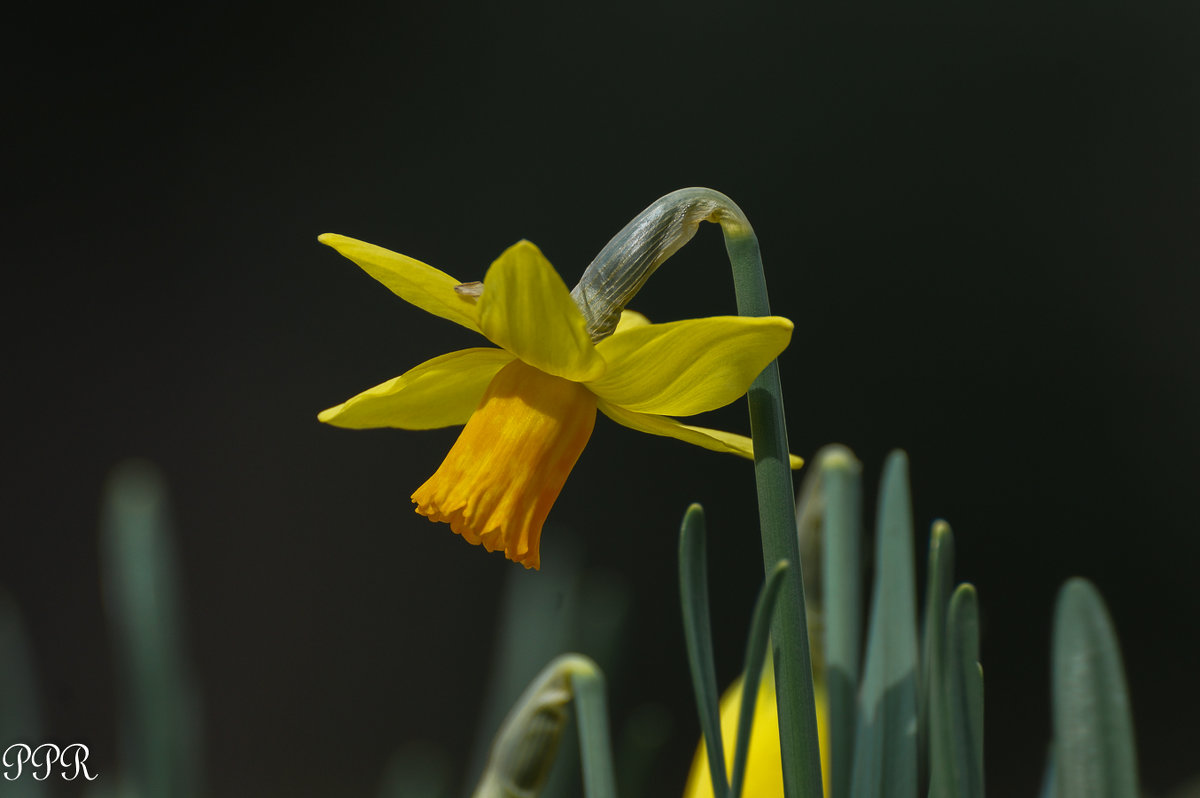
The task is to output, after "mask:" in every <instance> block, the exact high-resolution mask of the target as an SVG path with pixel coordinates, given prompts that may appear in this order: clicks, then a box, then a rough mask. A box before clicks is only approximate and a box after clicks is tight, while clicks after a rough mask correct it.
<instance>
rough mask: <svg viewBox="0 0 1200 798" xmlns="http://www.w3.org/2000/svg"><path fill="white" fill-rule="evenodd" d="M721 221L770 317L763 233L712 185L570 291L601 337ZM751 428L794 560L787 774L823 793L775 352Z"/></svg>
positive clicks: (764, 485)
mask: <svg viewBox="0 0 1200 798" xmlns="http://www.w3.org/2000/svg"><path fill="white" fill-rule="evenodd" d="M703 221H707V222H713V223H715V224H719V225H720V226H721V230H722V232H723V233H724V236H725V249H726V252H727V253H728V254H729V261H730V265H731V266H732V268H733V283H734V290H735V292H736V294H737V308H738V313H739V314H741V315H742V316H769V315H770V312H771V311H770V303H769V301H768V298H767V283H766V277H765V275H764V273H763V266H762V256H761V253H760V252H759V247H758V238H757V237H756V236H755V234H754V228H753V227H752V226H751V225H750V221H749V220H748V219H747V218H746V215H745V214H744V213H743V212H742V210H741V208H739V207H738V206H737V205H736V204H735V203H734V202H733V200H731V199H729V197H726V196H725V195H724V194H721V193H720V192H717V191H713V190H712V189H708V188H685V189H680V190H679V191H675V192H672V193H671V194H667V195H666V196H664V197H662V198H660V199H659V200H657V201H656V202H654V203H653V204H652V205H650V206H649V207H648V208H646V210H644V211H642V213H640V214H638V216H637V217H635V218H634V219H633V221H631V222H630V223H629V224H627V225H626V226H625V227H624V228H623V229H622V230H621V232H619V233H618V234H617V235H616V236H614V237H613V239H612V240H611V241H609V243H608V244H607V245H606V246H605V248H604V249H603V250H602V251H601V252H600V254H599V255H598V256H597V257H596V259H595V260H594V261H592V263H591V265H589V266H588V268H587V269H586V270H585V271H584V274H583V276H582V277H581V278H580V281H579V284H578V285H577V286H576V287H575V289H574V290H572V292H571V297H572V299H574V300H575V302H576V304H577V305H579V307H580V309H581V310H582V311H583V314H584V318H585V319H586V320H587V329H588V333H589V334H590V335H591V336H592V339H593V340H599V339H600V338H603V337H604V336H605V335H607V334H608V333H610V332H611V331H612V330H613V329H615V327H616V321H617V319H619V318H620V313H621V310H622V309H623V308H624V307H625V303H627V302H628V301H629V300H630V299H631V298H632V297H633V295H634V294H636V293H637V291H638V290H639V289H640V288H641V287H642V286H643V285H644V284H645V282H646V280H647V279H649V277H650V275H651V274H653V273H654V271H655V270H656V269H657V268H658V267H659V266H660V265H661V264H662V263H663V261H665V260H666V259H667V258H669V257H670V256H671V255H672V254H674V253H675V252H676V251H677V250H678V249H679V248H680V247H682V246H683V245H684V244H686V243H687V242H688V241H689V240H691V238H692V236H694V235H695V233H696V230H697V228H698V227H699V226H700V222H703ZM747 397H748V399H749V401H750V431H751V439H752V441H753V447H754V475H755V482H756V484H757V486H758V513H759V522H760V529H761V533H762V549H763V569H764V571H766V572H767V573H769V572H770V571H771V570H772V569H773V568H774V567H775V564H776V563H778V562H779V561H780V560H786V561H788V562H792V563H796V564H797V567H796V568H794V569H792V571H793V578H792V579H785V580H784V584H783V587H782V592H781V595H780V597H779V604H778V608H777V610H776V612H775V617H774V620H773V622H772V625H771V645H772V658H773V660H774V662H775V668H776V678H777V680H778V684H779V701H778V707H779V727H780V743H781V747H782V753H783V783H784V790H785V792H786V794H787V796H788V798H820V796H821V795H822V794H823V793H822V786H821V757H820V746H819V744H818V741H817V739H818V738H817V719H816V705H815V698H814V694H813V682H812V655H811V652H810V651H809V642H808V622H807V618H806V614H805V610H804V584H803V579H802V576H801V568H800V567H799V564H800V550H799V543H798V540H797V536H796V522H795V513H796V509H795V499H794V495H793V487H792V476H791V469H790V467H789V458H788V445H787V427H786V425H785V423H784V416H783V390H782V388H781V386H780V380H779V365H778V362H776V361H774V360H773V361H771V362H770V363H769V364H768V365H767V366H766V368H764V369H763V370H762V372H761V373H760V374H759V375H758V377H757V378H756V379H755V380H754V382H753V383H752V384H751V386H750V390H749V392H748V394H747Z"/></svg>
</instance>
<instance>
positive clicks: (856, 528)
mask: <svg viewBox="0 0 1200 798" xmlns="http://www.w3.org/2000/svg"><path fill="white" fill-rule="evenodd" d="M818 468H819V470H820V474H821V481H822V487H823V493H824V497H825V501H824V508H825V512H824V514H823V520H824V523H823V524H822V531H821V540H822V546H821V552H822V559H823V561H824V562H823V567H822V582H823V585H824V591H823V592H824V601H823V604H824V609H825V612H824V615H825V645H824V646H823V649H824V653H825V681H826V685H827V688H826V689H827V691H828V692H827V695H828V701H829V739H830V749H831V750H830V752H829V757H828V759H829V768H830V772H829V774H828V775H827V781H828V782H829V789H830V794H831V796H832V798H847V796H849V795H850V778H851V772H852V768H853V765H854V727H855V718H856V715H857V701H856V693H857V691H858V679H859V665H860V661H861V645H862V644H861V642H860V641H861V639H862V566H863V562H862V549H861V545H862V544H861V540H862V465H861V464H860V463H859V462H858V460H857V459H856V458H855V457H854V454H853V452H851V451H850V450H849V449H847V448H845V447H842V446H830V447H827V448H826V449H823V450H822V451H821V452H820V453H818Z"/></svg>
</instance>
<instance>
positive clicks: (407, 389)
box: [317, 348, 515, 429]
mask: <svg viewBox="0 0 1200 798" xmlns="http://www.w3.org/2000/svg"><path fill="white" fill-rule="evenodd" d="M514 359H515V358H514V356H513V354H512V353H511V352H505V351H504V350H503V349H491V348H479V349H463V350H461V351H458V352H451V353H449V354H446V355H442V356H441V357H435V358H434V359H433V360H427V361H426V362H424V363H422V364H421V365H419V366H417V367H416V368H413V369H410V370H408V371H406V372H405V373H403V374H401V375H400V376H399V377H394V378H393V379H390V380H388V381H387V382H385V383H383V384H382V385H376V386H375V387H374V388H371V389H369V390H366V391H363V392H362V393H360V394H359V395H358V396H355V397H354V398H352V399H347V400H346V401H345V402H342V403H341V404H340V405H338V406H337V407H331V408H329V409H328V410H323V411H321V413H320V414H319V415H318V416H317V418H318V419H319V420H321V421H324V422H325V423H326V424H332V425H334V426H335V427H346V428H349V429H370V428H372V427H399V428H401V429H436V428H438V427H452V426H454V425H456V424H466V423H467V419H469V418H470V417H471V414H472V413H473V412H475V407H476V406H477V405H478V404H479V399H480V397H482V396H483V392H484V391H485V390H486V389H487V386H488V383H489V382H491V381H492V378H493V377H495V376H496V372H498V371H500V369H502V368H504V366H505V365H507V364H508V363H511V362H512V361H513V360H514Z"/></svg>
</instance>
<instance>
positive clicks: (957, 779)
mask: <svg viewBox="0 0 1200 798" xmlns="http://www.w3.org/2000/svg"><path fill="white" fill-rule="evenodd" d="M945 667H946V671H947V676H948V677H949V678H948V679H947V680H946V685H945V686H946V706H947V708H948V709H949V714H950V735H949V738H950V743H951V745H952V746H953V748H952V751H953V758H952V762H953V781H952V782H951V787H952V790H951V792H950V793H949V794H950V795H954V796H956V798H983V671H982V670H981V669H980V666H979V609H978V602H977V600H976V597H975V588H974V587H972V586H971V585H966V584H964V585H959V586H958V588H957V589H956V590H955V591H954V595H953V596H952V597H951V599H950V612H949V616H948V618H947V621H946V660H945Z"/></svg>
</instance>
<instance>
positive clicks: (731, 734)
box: [683, 657, 830, 798]
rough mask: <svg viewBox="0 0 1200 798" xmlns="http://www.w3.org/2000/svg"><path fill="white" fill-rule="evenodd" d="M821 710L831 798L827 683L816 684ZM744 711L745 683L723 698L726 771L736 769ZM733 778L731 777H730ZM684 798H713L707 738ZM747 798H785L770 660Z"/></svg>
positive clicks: (753, 737)
mask: <svg viewBox="0 0 1200 798" xmlns="http://www.w3.org/2000/svg"><path fill="white" fill-rule="evenodd" d="M813 689H814V693H815V698H816V709H817V738H818V741H819V745H820V746H821V770H822V773H823V775H824V776H825V778H824V787H825V795H826V798H828V796H829V764H830V763H829V700H828V697H827V695H826V690H825V683H824V680H822V679H816V680H814V681H813ZM741 711H742V678H741V677H740V676H739V677H738V679H737V681H735V682H734V683H733V684H732V685H730V687H729V689H728V690H726V691H725V694H724V695H723V696H721V738H722V739H721V743H722V748H723V749H724V751H725V766H726V768H728V769H730V770H732V768H733V749H734V741H735V739H736V737H737V724H738V715H739V714H741ZM729 776H730V774H729V773H726V777H729ZM683 796H684V798H713V788H712V779H711V778H710V777H709V774H708V747H707V746H706V745H705V744H704V739H703V738H701V740H700V744H699V745H698V746H697V747H696V755H695V756H694V757H693V758H692V769H691V770H690V771H689V772H688V780H687V785H686V786H685V787H684V790H683ZM742 796H743V798H784V795H783V757H782V755H781V754H780V752H779V709H778V707H777V706H776V693H775V669H774V667H773V666H772V665H771V658H770V657H767V660H766V663H765V665H764V667H763V675H762V681H761V682H760V683H759V686H758V700H757V701H756V702H755V704H754V725H753V726H752V727H751V730H750V751H749V753H748V754H747V755H746V779H745V781H744V782H743V783H742Z"/></svg>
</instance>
